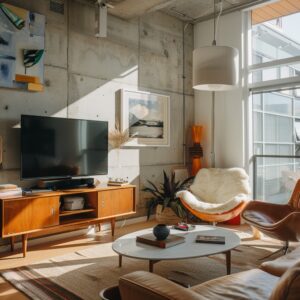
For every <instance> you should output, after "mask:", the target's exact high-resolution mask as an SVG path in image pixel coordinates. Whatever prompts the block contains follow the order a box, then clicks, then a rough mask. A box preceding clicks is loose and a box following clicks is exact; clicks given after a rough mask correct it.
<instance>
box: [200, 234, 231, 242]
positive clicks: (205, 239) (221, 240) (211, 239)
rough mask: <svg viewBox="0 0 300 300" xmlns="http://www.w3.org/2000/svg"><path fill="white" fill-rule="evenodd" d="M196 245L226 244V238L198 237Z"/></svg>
mask: <svg viewBox="0 0 300 300" xmlns="http://www.w3.org/2000/svg"><path fill="white" fill-rule="evenodd" d="M196 243H207V244H225V236H213V235H200V234H199V235H197V238H196Z"/></svg>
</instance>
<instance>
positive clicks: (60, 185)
mask: <svg viewBox="0 0 300 300" xmlns="http://www.w3.org/2000/svg"><path fill="white" fill-rule="evenodd" d="M37 187H38V188H43V189H50V190H62V189H72V188H78V187H95V186H94V178H93V177H89V178H69V179H54V180H50V179H49V180H39V181H38V184H37Z"/></svg>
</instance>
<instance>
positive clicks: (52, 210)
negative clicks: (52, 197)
mask: <svg viewBox="0 0 300 300" xmlns="http://www.w3.org/2000/svg"><path fill="white" fill-rule="evenodd" d="M54 214H55V208H53V207H52V208H51V215H52V216H54Z"/></svg>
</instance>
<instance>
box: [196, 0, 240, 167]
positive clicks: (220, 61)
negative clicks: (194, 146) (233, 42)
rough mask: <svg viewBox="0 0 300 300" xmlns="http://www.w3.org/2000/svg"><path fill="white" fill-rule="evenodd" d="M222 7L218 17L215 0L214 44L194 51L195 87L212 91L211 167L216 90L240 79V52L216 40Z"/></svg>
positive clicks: (213, 155)
mask: <svg viewBox="0 0 300 300" xmlns="http://www.w3.org/2000/svg"><path fill="white" fill-rule="evenodd" d="M220 4H221V8H220V11H219V14H218V16H217V18H216V5H217V4H216V0H214V36H213V42H212V46H205V47H200V48H197V49H195V50H194V51H193V88H194V89H195V90H202V91H212V92H213V93H212V113H211V114H212V116H211V135H212V136H211V167H212V168H214V167H215V150H214V139H215V137H214V135H215V132H214V131H215V129H214V127H215V92H216V91H228V90H232V89H234V88H236V87H237V86H238V81H239V52H238V50H237V49H236V48H232V47H227V46H218V45H217V41H216V27H217V26H216V23H218V21H219V18H220V15H221V13H222V1H221V2H220Z"/></svg>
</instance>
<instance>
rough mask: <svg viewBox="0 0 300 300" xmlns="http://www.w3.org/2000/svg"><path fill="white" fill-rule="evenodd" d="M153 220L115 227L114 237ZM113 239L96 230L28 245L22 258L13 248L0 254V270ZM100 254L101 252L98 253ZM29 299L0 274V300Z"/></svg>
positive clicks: (148, 223) (140, 227) (148, 225)
mask: <svg viewBox="0 0 300 300" xmlns="http://www.w3.org/2000/svg"><path fill="white" fill-rule="evenodd" d="M152 226H153V222H151V221H150V222H145V223H138V224H133V225H128V226H124V227H121V228H117V229H116V232H115V238H114V239H116V238H118V237H119V236H121V235H124V234H126V233H128V232H132V231H135V230H138V229H143V228H148V227H152ZM111 241H113V238H112V236H111V232H110V231H109V230H107V231H103V232H98V233H96V234H92V235H88V236H87V235H84V236H77V237H72V238H68V239H64V240H60V241H55V242H51V243H44V244H41V245H38V246H29V248H28V252H27V257H26V258H23V256H22V251H21V249H17V250H15V252H14V253H9V252H6V253H1V254H0V270H7V269H12V268H16V267H21V266H26V265H30V264H32V263H34V262H37V261H41V260H44V259H48V258H51V257H55V256H60V255H64V254H67V253H71V252H75V251H79V250H82V249H85V248H88V247H91V246H93V245H99V243H100V244H101V243H109V242H111ZM100 255H101V254H100ZM24 299H29V298H28V297H26V296H25V295H24V294H22V293H21V292H19V291H18V290H16V289H15V288H14V287H13V286H12V285H11V284H9V283H8V282H6V281H5V280H4V279H3V278H2V277H1V276H0V300H24Z"/></svg>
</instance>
